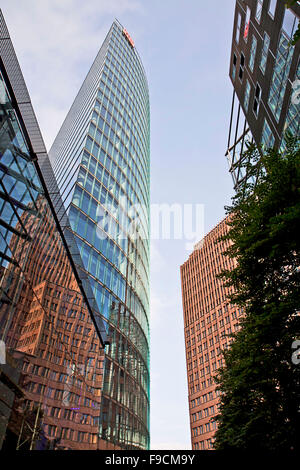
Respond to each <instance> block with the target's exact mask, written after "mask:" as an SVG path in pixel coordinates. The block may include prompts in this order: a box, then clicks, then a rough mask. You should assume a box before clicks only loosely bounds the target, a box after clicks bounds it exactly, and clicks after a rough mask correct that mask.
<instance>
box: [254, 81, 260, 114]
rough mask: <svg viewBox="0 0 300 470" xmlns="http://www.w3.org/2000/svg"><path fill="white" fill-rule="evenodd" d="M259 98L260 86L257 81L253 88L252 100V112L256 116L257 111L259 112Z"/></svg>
mask: <svg viewBox="0 0 300 470" xmlns="http://www.w3.org/2000/svg"><path fill="white" fill-rule="evenodd" d="M260 98H261V88H260V86H259V84H258V83H257V85H256V89H255V97H254V102H253V112H254V114H255V116H256V117H257V116H258V113H259V105H260Z"/></svg>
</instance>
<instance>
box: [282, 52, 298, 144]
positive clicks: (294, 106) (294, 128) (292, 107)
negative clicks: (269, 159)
mask: <svg viewBox="0 0 300 470" xmlns="http://www.w3.org/2000/svg"><path fill="white" fill-rule="evenodd" d="M299 86H300V60H299V62H298V68H297V71H296V74H295V80H294V81H293V84H292V90H293V91H292V93H291V97H290V104H289V108H288V112H287V115H286V119H285V123H284V128H283V130H284V133H285V132H286V131H287V130H289V131H290V132H291V133H292V134H293V135H299V133H300V106H299ZM280 148H281V149H282V150H284V148H285V144H284V135H283V137H282V142H281V147H280Z"/></svg>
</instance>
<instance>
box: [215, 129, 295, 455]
mask: <svg viewBox="0 0 300 470" xmlns="http://www.w3.org/2000/svg"><path fill="white" fill-rule="evenodd" d="M286 146H287V148H286V151H285V153H284V154H283V153H280V152H278V151H276V150H272V149H269V150H268V151H266V152H265V153H264V154H263V156H261V151H260V150H261V149H259V148H257V147H255V146H254V145H249V148H248V150H247V152H246V155H245V156H246V159H245V160H246V162H247V163H245V167H246V171H247V174H248V179H247V183H245V185H244V186H243V187H242V186H241V187H240V189H239V190H238V192H237V193H236V195H235V196H234V198H233V200H232V206H231V207H227V208H226V209H227V213H229V214H231V215H232V218H231V221H230V224H229V232H228V234H227V235H226V236H225V237H224V238H227V239H229V240H231V242H232V244H231V246H230V248H229V249H228V251H227V252H226V254H228V255H229V256H230V257H232V258H235V259H236V260H237V262H238V264H237V267H236V268H235V269H234V270H232V271H225V272H224V273H223V277H224V279H225V281H226V283H227V285H229V286H233V287H234V291H235V293H234V294H233V295H232V297H231V298H230V301H231V302H232V303H234V304H237V305H238V306H240V307H242V308H243V310H244V316H243V318H242V320H241V322H240V323H241V328H240V330H239V331H238V332H236V333H234V334H232V335H231V336H232V337H233V342H232V343H231V345H230V347H229V348H228V349H227V350H225V351H224V359H225V365H224V367H223V368H221V369H220V370H219V372H218V375H217V379H216V380H217V384H218V388H219V390H220V392H221V395H220V401H221V403H220V411H219V416H218V424H219V427H218V430H217V432H216V435H215V437H216V440H215V448H216V449H219V450H224V449H232V448H234V449H248V450H249V449H265V450H275V449H280V450H289V449H298V450H299V448H300V364H298V365H297V364H294V363H293V361H292V353H293V350H292V343H293V341H295V339H297V338H298V339H299V338H300V280H299V277H300V272H299V268H300V241H299V240H300V237H299V228H300V225H299V220H300V148H299V141H298V140H297V139H296V138H293V137H292V136H287V138H286ZM251 181H256V182H255V183H252V182H251ZM297 312H298V314H297ZM294 362H295V361H294Z"/></svg>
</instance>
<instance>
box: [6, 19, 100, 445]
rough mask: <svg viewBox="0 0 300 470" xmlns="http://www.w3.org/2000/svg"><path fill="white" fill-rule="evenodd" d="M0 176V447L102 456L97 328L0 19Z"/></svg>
mask: <svg viewBox="0 0 300 470" xmlns="http://www.w3.org/2000/svg"><path fill="white" fill-rule="evenodd" d="M0 173H1V174H0V227H1V228H0V263H1V270H0V272H1V277H0V340H1V343H0V346H1V361H0V362H1V363H0V448H2V449H11V450H13V449H16V448H20V449H36V448H41V449H42V448H47V447H48V446H49V445H50V446H52V448H53V447H54V445H53V444H54V443H55V441H54V439H57V440H58V441H59V442H56V444H57V445H59V446H60V448H63V449H99V448H104V447H105V446H107V441H103V440H101V436H100V435H99V428H100V421H101V419H102V416H103V414H102V409H101V401H102V400H101V399H102V396H101V392H102V387H103V365H104V349H103V346H104V340H103V337H102V335H101V331H102V332H103V330H101V327H102V326H101V322H100V320H98V319H97V318H96V319H95V317H96V316H97V314H98V312H97V310H95V308H94V304H95V303H94V302H93V299H92V297H88V295H87V293H88V294H89V292H87V291H86V290H85V289H84V285H85V278H84V275H83V274H82V272H81V271H80V267H81V265H80V260H75V261H76V262H74V259H73V256H72V255H73V253H75V251H74V247H73V245H72V244H71V248H72V250H73V252H72V255H71V251H70V237H69V238H68V243H67V242H66V237H65V235H64V232H63V230H62V227H61V226H60V225H59V224H58V220H57V216H56V213H55V211H54V208H53V204H52V200H51V197H50V195H49V191H48V188H47V186H46V184H45V179H44V174H46V176H47V177H48V178H50V177H51V165H50V162H49V160H48V156H47V153H46V149H45V146H44V143H43V140H42V137H41V133H40V130H39V127H38V124H37V121H36V118H35V115H34V111H33V108H32V105H31V102H30V97H29V94H28V91H27V88H26V85H25V82H24V79H23V76H22V73H21V70H20V67H19V64H18V60H17V57H16V55H15V52H14V49H13V45H12V42H11V40H10V37H9V32H8V30H7V27H6V24H5V21H4V18H3V15H2V12H1V11H0ZM52 180H53V184H54V178H53V176H52ZM52 187H54V186H52ZM55 194H56V196H55V197H56V199H55V200H57V191H56V192H55ZM63 221H64V229H65V231H66V229H67V226H68V221H67V219H66V218H64V219H63ZM66 233H67V232H66Z"/></svg>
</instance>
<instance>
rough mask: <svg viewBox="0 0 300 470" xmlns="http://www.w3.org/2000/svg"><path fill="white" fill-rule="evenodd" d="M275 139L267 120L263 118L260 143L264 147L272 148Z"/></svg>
mask: <svg viewBox="0 0 300 470" xmlns="http://www.w3.org/2000/svg"><path fill="white" fill-rule="evenodd" d="M274 142H275V139H274V134H273V132H272V131H271V128H270V126H269V124H268V121H267V120H266V119H265V120H264V125H263V130H262V136H261V143H262V144H263V145H264V146H265V148H270V147H271V148H272V147H273V145H274Z"/></svg>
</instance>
